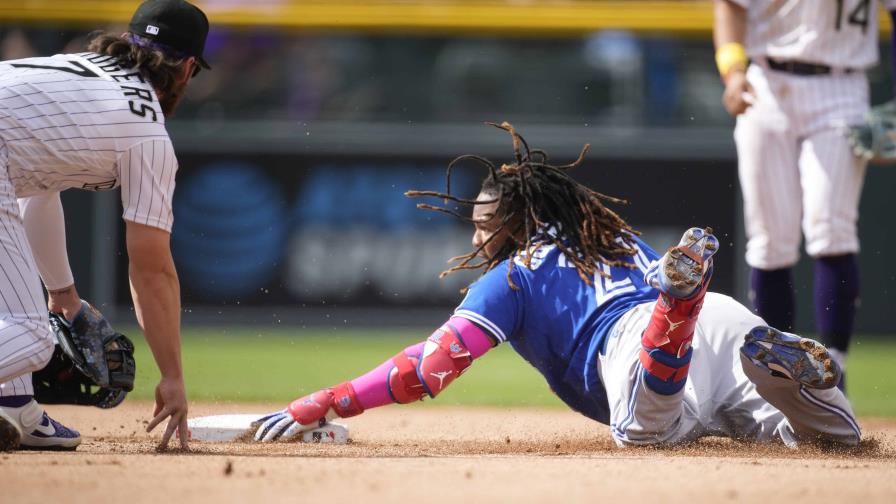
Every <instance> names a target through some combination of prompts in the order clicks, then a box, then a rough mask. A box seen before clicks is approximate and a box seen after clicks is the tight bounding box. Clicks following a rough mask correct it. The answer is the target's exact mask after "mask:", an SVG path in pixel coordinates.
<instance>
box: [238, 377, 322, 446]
mask: <svg viewBox="0 0 896 504" xmlns="http://www.w3.org/2000/svg"><path fill="white" fill-rule="evenodd" d="M332 402H333V394H332V391H331V390H330V389H326V390H319V391H317V392H315V393H313V394H310V395H307V396H305V397H302V398H300V399H296V400H295V401H293V402H292V403H291V404H290V405H289V406H288V407H287V408H286V409H285V410H283V411H278V412H276V413H271V414H270V415H267V416H265V417H263V418H261V419H260V420H258V422H259V424H260V425H259V426H258V429H257V430H256V431H255V440H256V441H263V442H269V441H287V440H289V439H292V438H294V437H295V436H296V435H298V434H301V433H303V432H305V431H307V430H311V429H315V428H317V427H321V426H323V425H324V424H325V423H326V422H327V420H330V419H332V418H335V417H336V416H337V415H336V413H335V412H334V411H333V408H331V405H332Z"/></svg>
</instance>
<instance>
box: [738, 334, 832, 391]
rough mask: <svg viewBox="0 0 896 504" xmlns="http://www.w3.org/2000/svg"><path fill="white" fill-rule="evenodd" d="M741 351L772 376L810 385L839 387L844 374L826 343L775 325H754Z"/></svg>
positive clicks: (815, 386) (819, 387)
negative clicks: (794, 333)
mask: <svg viewBox="0 0 896 504" xmlns="http://www.w3.org/2000/svg"><path fill="white" fill-rule="evenodd" d="M740 353H741V354H743V356H744V357H747V358H748V359H750V360H751V361H752V362H753V364H755V365H756V366H757V367H759V368H764V369H766V370H768V373H769V374H771V375H772V376H780V377H784V378H789V379H791V380H793V381H795V382H797V383H799V384H801V385H804V386H806V387H808V388H813V389H829V388H833V387H836V386H837V384H838V383H839V382H840V378H841V376H842V373H841V371H840V366H838V365H837V363H836V361H834V359H832V358H831V354H830V353H828V350H827V349H826V348H825V347H824V345H822V344H821V343H818V342H817V341H815V340H811V339H808V338H800V337H799V336H795V335H793V334H788V333H785V332H783V331H779V330H777V329H775V328H773V327H766V326H759V327H755V328H753V329H752V330H751V331H750V332H749V333H748V334H747V335H746V337H745V338H744V344H743V346H742V347H741V349H740Z"/></svg>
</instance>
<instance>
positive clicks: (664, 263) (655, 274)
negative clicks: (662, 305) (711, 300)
mask: <svg viewBox="0 0 896 504" xmlns="http://www.w3.org/2000/svg"><path fill="white" fill-rule="evenodd" d="M718 250H719V240H718V239H717V238H716V237H715V236H713V234H712V228H706V229H701V228H696V227H695V228H691V229H688V230H687V231H685V233H684V235H683V236H682V237H681V241H680V242H678V245H677V246H675V247H672V248H670V249H669V250H668V251H667V252H666V253H665V254H664V255H663V257H662V258H660V260H659V261H657V262H656V263H654V264H653V265H652V266H651V268H650V270H648V271H647V274H646V275H644V277H645V279H646V280H647V283H648V284H650V286H652V287H653V288H654V289H657V290H659V291H660V292H662V293H664V294H666V295H668V296H671V297H673V298H676V299H688V298H690V297H691V296H693V295H695V294H696V293H697V292H699V290H700V287H701V286H702V285H703V284H704V283H705V282H706V281H708V280H709V278H710V277H712V256H713V254H715V253H716V251H718Z"/></svg>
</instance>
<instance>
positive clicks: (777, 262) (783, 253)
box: [746, 232, 800, 270]
mask: <svg viewBox="0 0 896 504" xmlns="http://www.w3.org/2000/svg"><path fill="white" fill-rule="evenodd" d="M799 240H800V233H799V232H796V233H793V236H788V237H779V238H775V237H771V236H756V237H752V238H750V241H749V242H748V243H747V254H746V259H747V264H749V265H750V267H752V268H758V269H763V270H775V269H781V268H789V267H791V266H793V265H794V264H796V263H797V262H798V261H799V259H800V241H799Z"/></svg>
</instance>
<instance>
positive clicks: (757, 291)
mask: <svg viewBox="0 0 896 504" xmlns="http://www.w3.org/2000/svg"><path fill="white" fill-rule="evenodd" d="M795 297H796V296H795V294H794V291H793V273H792V271H791V269H790V268H782V269H776V270H761V269H758V268H753V271H752V274H751V275H750V298H751V299H752V300H753V308H754V309H755V311H756V313H758V314H759V316H760V317H762V318H763V319H764V320H765V323H766V324H768V325H770V326H772V327H774V328H775V329H780V330H782V331H788V332H793V322H794V318H795V316H796V299H795Z"/></svg>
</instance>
